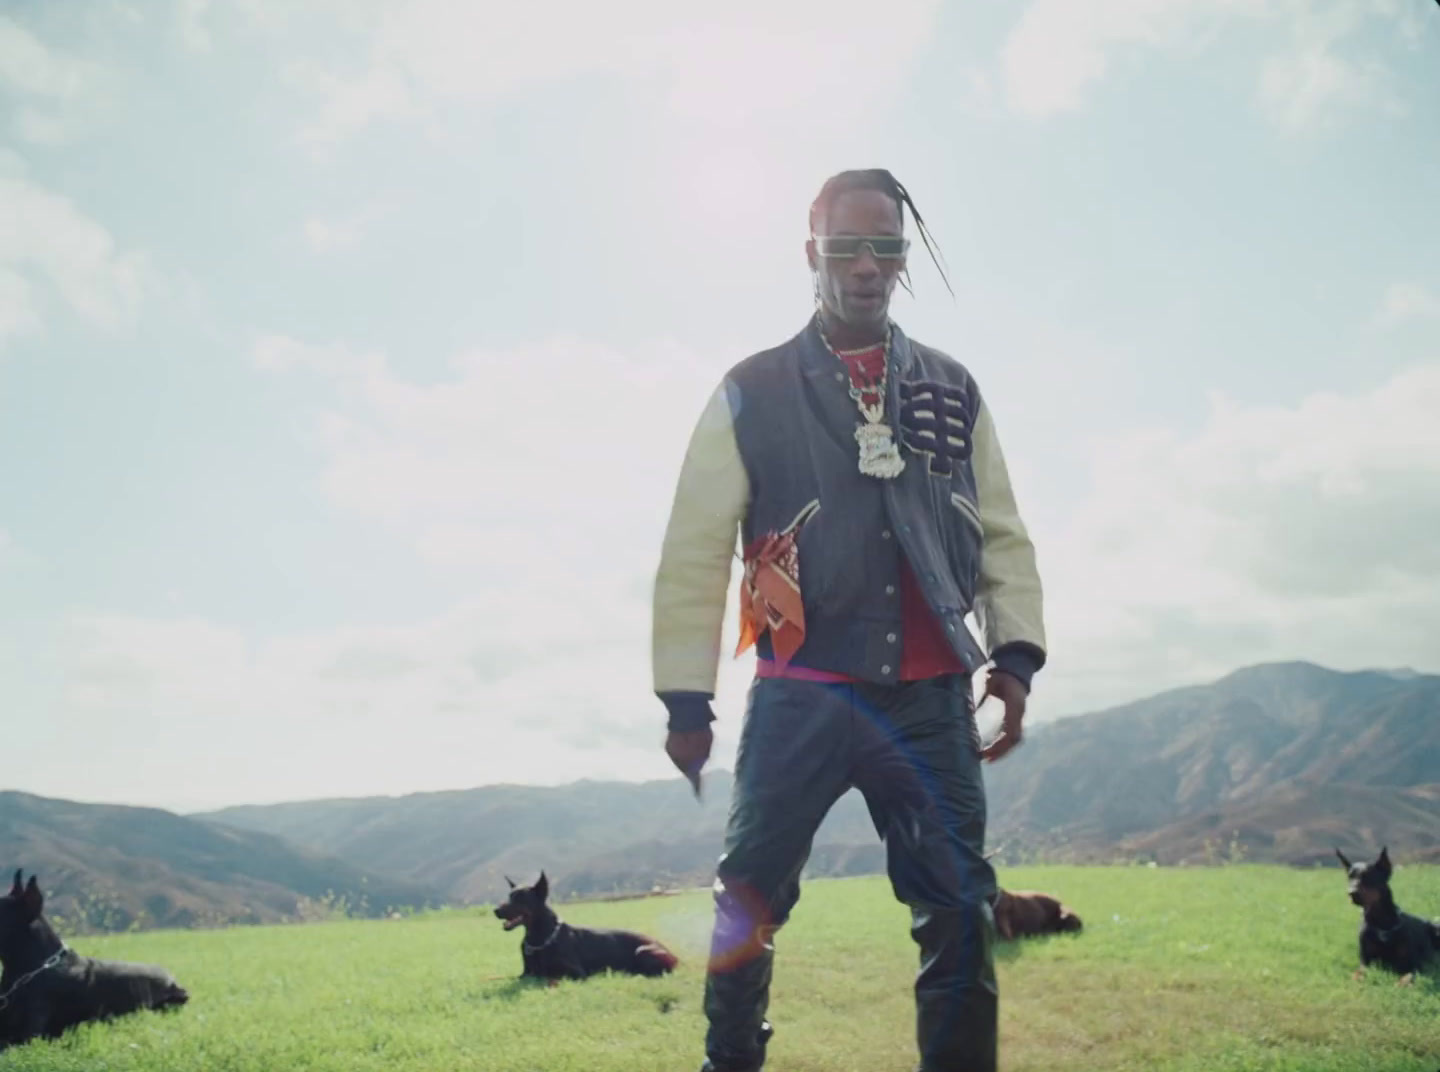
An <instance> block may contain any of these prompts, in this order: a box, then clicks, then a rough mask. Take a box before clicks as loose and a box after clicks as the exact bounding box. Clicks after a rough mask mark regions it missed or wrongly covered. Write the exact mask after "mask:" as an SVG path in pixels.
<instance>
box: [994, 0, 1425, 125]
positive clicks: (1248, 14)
mask: <svg viewBox="0 0 1440 1072" xmlns="http://www.w3.org/2000/svg"><path fill="white" fill-rule="evenodd" d="M1396 15H1397V13H1396V12H1395V11H1394V4H1393V3H1391V2H1390V0H1338V2H1333V3H1325V4H1317V3H1313V2H1310V0H1189V2H1186V0H1034V2H1033V3H1032V4H1031V5H1030V7H1028V8H1027V9H1026V10H1025V13H1024V14H1023V15H1022V16H1021V18H1020V21H1019V23H1018V24H1017V25H1016V27H1015V29H1014V31H1013V32H1012V33H1011V35H1010V37H1009V39H1008V40H1007V41H1006V43H1005V46H1004V49H1003V52H1002V56H1001V67H1002V70H1003V74H1004V81H1005V89H1006V95H1007V98H1008V100H1009V102H1010V106H1011V108H1012V109H1013V110H1014V111H1016V112H1019V113H1021V114H1023V115H1028V116H1032V117H1035V118H1044V117H1046V116H1051V115H1057V114H1061V113H1064V112H1070V111H1075V110H1077V109H1079V108H1081V107H1082V106H1083V105H1084V103H1085V98H1086V95H1087V94H1088V93H1089V92H1090V91H1091V90H1092V89H1093V88H1094V86H1095V85H1097V84H1098V83H1099V82H1101V81H1102V80H1103V79H1104V78H1106V77H1107V76H1108V75H1109V74H1110V72H1111V68H1112V66H1113V65H1114V63H1115V61H1116V59H1117V58H1119V57H1122V56H1127V55H1131V54H1133V53H1134V52H1136V51H1138V50H1140V49H1161V50H1167V51H1171V52H1174V51H1178V50H1182V49H1196V48H1203V47H1205V46H1206V45H1208V44H1209V43H1210V42H1211V41H1212V40H1213V39H1214V38H1215V37H1216V36H1217V35H1218V34H1219V33H1221V32H1222V31H1224V30H1225V29H1226V28H1228V27H1229V26H1231V25H1233V24H1234V23H1235V22H1236V21H1237V20H1241V19H1245V20H1250V21H1252V22H1266V23H1268V24H1270V25H1274V26H1278V27H1285V28H1288V30H1289V36H1290V38H1291V40H1290V43H1289V44H1288V46H1287V47H1286V48H1285V49H1284V51H1282V52H1279V53H1276V54H1273V55H1271V56H1269V57H1268V58H1266V59H1265V60H1264V61H1263V62H1262V64H1261V67H1260V71H1259V74H1258V77H1257V85H1256V97H1257V102H1258V104H1259V107H1260V109H1261V112H1262V114H1264V115H1265V117H1266V118H1267V119H1269V120H1270V121H1271V122H1273V123H1275V124H1277V125H1279V126H1282V127H1287V128H1290V129H1304V128H1309V127H1312V126H1314V125H1316V124H1318V123H1321V122H1323V121H1326V120H1328V119H1330V118H1332V117H1333V116H1334V115H1336V114H1337V113H1340V112H1342V111H1349V110H1352V109H1354V108H1356V107H1359V106H1364V105H1381V106H1384V107H1389V108H1394V107H1397V106H1398V105H1397V100H1396V98H1395V96H1394V94H1393V93H1392V92H1391V91H1390V89H1389V87H1388V85H1387V82H1386V79H1385V74H1384V64H1383V63H1381V62H1380V61H1377V60H1371V59H1365V60H1357V59H1355V58H1353V57H1347V56H1344V55H1342V54H1341V51H1340V46H1341V44H1342V43H1345V42H1349V41H1350V40H1351V39H1352V38H1353V37H1354V35H1355V34H1356V32H1357V31H1358V30H1360V29H1361V28H1362V27H1363V26H1364V25H1366V24H1367V23H1368V22H1369V20H1371V19H1379V20H1381V21H1383V22H1384V23H1385V24H1386V25H1388V26H1389V27H1390V28H1391V29H1392V31H1393V32H1394V33H1395V34H1396V35H1397V39H1399V38H1403V39H1405V40H1407V41H1408V40H1410V39H1411V38H1412V37H1413V35H1414V27H1413V20H1405V19H1399V18H1397V17H1396Z"/></svg>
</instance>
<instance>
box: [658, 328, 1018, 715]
mask: <svg viewBox="0 0 1440 1072" xmlns="http://www.w3.org/2000/svg"><path fill="white" fill-rule="evenodd" d="M890 354H891V365H890V370H889V373H888V375H887V379H886V409H885V420H886V423H887V424H889V426H890V427H891V428H892V430H894V431H895V434H896V438H897V440H898V442H899V444H900V452H901V455H902V457H904V459H905V468H904V470H903V471H902V472H901V473H900V475H899V476H898V477H895V478H893V479H877V478H876V477H872V476H867V475H865V474H862V473H861V472H860V471H859V468H858V464H857V459H858V453H859V448H858V446H857V444H856V441H855V434H854V433H855V427H856V425H857V423H859V422H860V420H861V417H860V414H859V411H858V409H857V408H856V405H855V403H854V401H853V400H852V399H851V397H850V395H849V391H848V387H849V385H848V376H847V373H846V371H845V369H844V366H843V365H842V364H841V362H840V361H839V359H838V358H836V356H835V355H834V354H833V353H831V352H830V350H829V349H828V348H827V347H826V345H825V343H824V341H823V340H822V339H821V337H820V332H819V327H818V322H817V320H816V319H815V318H814V317H812V318H811V320H810V322H809V323H808V324H807V325H806V326H805V328H804V329H803V330H802V331H801V332H800V333H799V334H798V335H796V336H795V337H794V338H792V339H790V340H789V341H787V342H785V343H783V344H781V345H780V346H778V347H775V348H774V349H770V350H766V351H764V352H761V353H758V354H754V355H752V356H750V357H748V358H746V359H745V360H743V361H741V362H740V363H739V364H737V365H735V366H734V367H733V368H731V369H730V371H729V372H728V373H727V374H726V375H725V376H724V377H723V379H722V380H721V382H720V384H719V386H718V387H717V388H716V389H715V391H714V392H713V394H712V395H711V397H710V399H709V402H708V404H707V405H706V406H705V408H704V410H703V412H702V413H701V416H700V419H699V421H698V422H697V424H696V425H695V427H694V430H693V432H692V434H691V437H690V441H689V444H688V446H687V449H686V453H685V457H684V461H683V463H682V465H681V470H680V475H679V479H678V481H677V484H676V489H675V495H674V500H673V502H672V505H671V511H670V518H669V522H668V524H667V526H666V530H665V536H664V542H663V544H662V547H661V553H660V565H659V568H658V570H657V572H656V577H655V590H654V606H653V618H652V652H651V655H652V670H653V683H654V689H655V692H656V694H657V695H658V696H659V697H660V699H661V700H662V701H663V702H664V703H665V705H666V707H667V709H668V711H669V715H670V722H669V725H670V728H671V729H694V728H699V727H700V726H703V725H704V724H706V723H707V722H708V721H710V720H711V719H713V717H714V716H713V714H712V713H711V711H710V701H711V700H712V699H713V698H714V694H715V685H716V679H717V676H718V671H719V660H720V638H721V627H722V622H723V618H724V614H725V606H726V597H727V595H728V592H729V587H730V581H731V575H732V574H731V571H732V565H733V563H734V560H735V557H736V556H735V549H736V545H735V538H736V534H737V532H738V533H739V534H740V536H741V539H742V547H744V548H753V547H755V546H757V545H759V544H762V543H764V541H765V538H766V537H767V536H773V535H774V534H777V533H784V532H786V531H787V530H788V529H791V528H792V527H795V523H796V522H797V521H798V520H800V519H804V520H803V524H801V525H799V526H798V535H797V536H796V537H795V539H794V558H793V560H792V563H791V565H792V570H793V569H794V567H798V586H799V590H800V592H799V595H800V602H801V603H802V604H803V616H804V638H803V643H801V644H800V646H799V648H798V650H795V651H794V652H793V654H791V655H790V657H789V661H790V662H791V663H793V664H794V665H796V666H800V667H805V668H809V669H813V670H824V671H831V672H835V673H841V674H846V675H849V676H851V677H854V678H858V679H860V680H863V681H868V682H874V683H878V684H891V683H895V682H896V681H897V674H898V671H899V668H900V655H901V650H902V647H901V646H902V644H903V642H904V637H903V635H902V629H901V606H900V594H899V593H900V580H899V573H900V556H901V555H905V556H906V557H907V559H908V561H909V564H910V566H911V569H912V571H913V574H914V576H915V579H916V580H917V581H918V583H919V586H920V588H921V590H922V591H923V594H924V597H925V601H926V603H927V604H928V605H929V607H930V609H931V611H932V612H933V613H934V614H935V615H936V617H937V619H938V621H939V622H940V625H941V627H942V629H943V630H944V634H945V637H946V639H947V640H948V641H949V643H950V645H951V647H952V649H953V650H954V652H955V653H956V655H957V656H958V658H959V659H960V661H961V662H962V663H963V664H964V665H965V667H966V668H967V669H968V670H969V671H970V672H972V673H973V672H974V671H975V670H977V669H979V668H980V667H981V666H982V665H984V664H985V663H986V662H993V664H994V666H995V668H996V669H998V670H1003V671H1005V672H1007V673H1010V674H1012V675H1014V676H1015V677H1016V678H1018V679H1019V680H1020V681H1021V682H1022V683H1024V685H1025V686H1026V688H1027V689H1028V688H1029V687H1030V683H1031V679H1032V677H1033V675H1034V674H1035V673H1036V672H1037V671H1038V670H1039V669H1040V668H1041V667H1042V666H1043V665H1044V663H1045V659H1046V650H1045V631H1044V623H1043V616H1042V594H1041V585H1040V578H1039V575H1038V573H1037V571H1036V562H1035V549H1034V546H1033V545H1032V543H1031V541H1030V537H1029V535H1028V533H1027V531H1026V528H1025V525H1024V523H1023V522H1022V520H1021V518H1020V514H1019V511H1018V509H1017V507H1016V502H1015V496H1014V494H1013V492H1012V490H1011V487H1010V479H1009V475H1008V472H1007V470H1006V466H1005V459H1004V456H1003V454H1002V453H1001V450H1000V443H999V441H998V439H997V438H996V433H995V425H994V421H993V419H992V417H991V415H990V412H989V410H988V409H987V408H986V405H985V402H984V400H983V398H982V397H981V394H980V391H979V389H978V387H977V386H976V384H975V381H974V379H973V378H972V377H971V376H970V374H969V373H968V372H967V371H966V369H965V368H964V366H963V365H961V364H960V363H959V362H958V361H956V360H954V359H953V358H951V357H949V356H948V355H946V354H944V353H941V352H940V351H938V350H935V349H933V348H931V347H928V346H924V345H922V344H920V343H918V342H916V341H915V340H913V339H910V338H908V337H907V336H906V335H905V334H904V333H903V332H902V331H901V330H900V328H899V327H898V326H896V325H893V324H892V325H891V351H890ZM971 611H973V612H974V613H975V617H976V620H977V622H978V623H979V625H980V629H981V632H982V634H983V639H984V646H983V647H982V646H981V644H980V643H979V642H978V641H977V639H976V637H975V636H973V635H972V634H971V632H970V630H969V628H968V627H967V625H966V623H965V621H964V619H965V616H966V615H967V614H968V613H970V612H971ZM772 632H773V631H772ZM772 632H765V631H763V630H762V633H761V635H760V636H759V638H758V640H757V642H756V650H757V654H758V655H760V656H761V657H764V658H771V657H773V654H774V651H773V649H774V637H773V635H772Z"/></svg>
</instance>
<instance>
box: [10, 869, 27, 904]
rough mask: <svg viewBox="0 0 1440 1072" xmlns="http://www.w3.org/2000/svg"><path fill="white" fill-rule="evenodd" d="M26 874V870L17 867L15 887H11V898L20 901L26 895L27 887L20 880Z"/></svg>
mask: <svg viewBox="0 0 1440 1072" xmlns="http://www.w3.org/2000/svg"><path fill="white" fill-rule="evenodd" d="M24 873H25V869H24V868H23V867H17V868H16V869H15V885H13V886H11V887H10V896H11V897H14V898H15V899H16V900H19V899H20V898H21V897H22V896H24V894H25V885H24V883H23V882H22V881H21V878H20V876H21V875H23V874H24Z"/></svg>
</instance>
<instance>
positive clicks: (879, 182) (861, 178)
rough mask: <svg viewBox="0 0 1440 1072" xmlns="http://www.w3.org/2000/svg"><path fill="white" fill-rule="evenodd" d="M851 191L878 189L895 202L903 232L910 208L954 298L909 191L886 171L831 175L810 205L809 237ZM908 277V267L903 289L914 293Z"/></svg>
mask: <svg viewBox="0 0 1440 1072" xmlns="http://www.w3.org/2000/svg"><path fill="white" fill-rule="evenodd" d="M851 190H879V191H880V192H881V193H883V194H885V195H886V196H887V197H889V198H890V200H892V201H894V202H895V211H896V212H898V213H899V214H900V226H901V228H902V229H903V228H904V226H905V206H907V205H908V206H909V207H910V215H912V216H914V217H915V226H916V229H917V230H919V232H920V240H921V241H922V242H924V243H925V249H926V250H927V251H928V252H929V254H930V260H931V261H932V262H933V263H934V265H935V268H936V270H937V271H938V272H939V273H940V279H941V281H943V282H944V284H945V289H946V290H948V291H950V296H951V297H952V298H953V297H954V296H955V291H954V290H953V289H952V288H951V286H950V280H949V279H948V278H946V275H945V269H944V268H942V267H941V266H940V261H941V260H943V259H944V255H943V254H941V256H940V257H939V258H937V257H936V251H937V247H936V246H935V245H933V244H932V243H931V241H930V231H929V228H927V227H926V226H925V220H924V219H923V218H922V217H921V215H920V210H919V209H918V208H916V207H915V201H914V199H913V198H911V196H910V191H909V190H907V189H905V187H904V186H903V185H901V183H900V180H899V179H897V178H896V177H895V176H894V175H892V174H890V172H889V170H888V169H886V168H861V169H858V170H853V171H842V172H840V174H838V175H832V176H831V177H830V178H829V179H827V180H826V182H825V185H824V186H822V187H820V193H819V194H818V195H817V196H816V198H815V200H814V201H813V202H812V203H811V205H810V234H811V235H812V236H813V235H814V234H816V230H815V228H816V225H817V224H823V223H824V220H825V216H826V213H828V212H829V211H830V206H831V205H833V204H834V203H835V199H836V198H837V197H839V196H840V195H841V194H843V193H849V192H850V191H851ZM909 277H910V270H909V269H908V268H907V269H906V270H905V278H904V279H902V280H901V281H902V282H903V283H904V284H905V289H906V290H909V291H910V293H911V294H914V293H915V292H914V291H913V290H910V278H909Z"/></svg>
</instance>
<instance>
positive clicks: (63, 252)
mask: <svg viewBox="0 0 1440 1072" xmlns="http://www.w3.org/2000/svg"><path fill="white" fill-rule="evenodd" d="M6 165H9V166H6ZM15 165H16V162H15V161H14V160H13V158H6V157H5V156H4V154H0V342H3V340H4V337H5V336H6V334H10V335H16V334H20V333H23V332H27V331H34V330H36V329H37V328H39V327H40V326H41V323H42V321H41V316H40V311H39V308H38V301H37V298H36V293H35V287H34V285H33V284H34V282H35V280H36V279H37V278H38V279H44V280H45V281H47V282H48V283H49V285H50V286H51V287H52V288H53V289H54V291H55V292H56V293H57V294H58V295H59V296H60V297H61V298H62V299H63V300H64V302H65V303H66V304H67V305H68V306H69V307H70V309H71V310H72V311H73V312H74V313H75V314H77V315H78V316H80V317H82V318H83V319H85V320H87V321H89V322H90V323H92V324H95V325H97V326H99V327H101V328H105V329H107V330H121V329H124V328H126V327H128V326H129V325H131V324H132V323H133V321H134V319H135V316H136V314H137V312H138V310H139V306H140V302H141V298H142V295H143V293H144V288H145V279H146V273H147V266H146V262H145V258H144V257H143V256H142V255H140V254H138V253H135V252H126V253H122V252H120V251H119V250H117V249H116V247H115V241H114V239H113V238H112V237H111V236H110V233H109V232H108V231H107V230H106V229H105V228H104V227H102V226H101V225H100V224H98V223H96V222H95V221H94V220H92V219H91V218H90V217H88V216H86V215H85V214H84V213H83V212H81V211H80V210H79V209H78V208H76V207H75V205H74V204H73V203H71V202H70V201H69V200H68V199H67V198H64V197H61V196H59V195H57V194H54V193H51V192H50V191H48V190H45V189H43V188H42V187H40V186H38V185H36V184H35V183H34V182H32V181H30V180H29V179H28V178H27V177H26V176H25V175H24V173H23V171H22V170H21V169H20V168H19V167H17V166H15Z"/></svg>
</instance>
